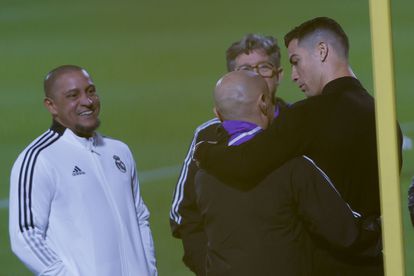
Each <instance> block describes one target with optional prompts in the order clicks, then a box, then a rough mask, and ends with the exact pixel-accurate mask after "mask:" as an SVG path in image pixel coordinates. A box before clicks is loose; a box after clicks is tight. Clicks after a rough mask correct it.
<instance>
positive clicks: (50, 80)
mask: <svg viewBox="0 0 414 276" xmlns="http://www.w3.org/2000/svg"><path fill="white" fill-rule="evenodd" d="M74 71H84V73H85V74H86V75H88V73H87V72H86V70H85V69H83V68H82V67H79V66H77V65H62V66H59V67H57V68H55V69H53V70H52V71H50V72H49V73H48V74H47V75H46V77H45V80H44V81H43V89H44V92H45V96H46V97H48V98H53V94H54V85H55V83H56V81H57V80H58V79H59V78H60V76H62V75H64V74H66V73H70V72H74Z"/></svg>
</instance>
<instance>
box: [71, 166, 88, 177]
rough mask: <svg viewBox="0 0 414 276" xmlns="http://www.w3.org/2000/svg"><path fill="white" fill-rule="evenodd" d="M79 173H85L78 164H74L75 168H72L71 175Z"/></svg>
mask: <svg viewBox="0 0 414 276" xmlns="http://www.w3.org/2000/svg"><path fill="white" fill-rule="evenodd" d="M81 174H85V172H84V171H82V170H81V169H80V168H79V167H78V166H75V168H74V169H73V172H72V175H73V176H77V175H81Z"/></svg>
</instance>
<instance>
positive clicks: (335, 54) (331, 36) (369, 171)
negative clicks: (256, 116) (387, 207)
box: [196, 17, 401, 275]
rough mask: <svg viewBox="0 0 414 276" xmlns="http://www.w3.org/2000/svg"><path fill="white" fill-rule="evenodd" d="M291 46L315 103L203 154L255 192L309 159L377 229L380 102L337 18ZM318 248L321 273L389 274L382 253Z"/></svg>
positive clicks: (291, 39) (306, 28) (296, 77)
mask: <svg viewBox="0 0 414 276" xmlns="http://www.w3.org/2000/svg"><path fill="white" fill-rule="evenodd" d="M285 45H286V46H287V48H288V53H289V61H290V63H291V65H292V80H293V81H294V82H295V83H296V84H297V85H298V86H299V88H300V90H302V91H303V92H304V93H305V94H306V95H307V96H308V97H309V98H307V99H305V100H302V101H299V102H297V103H295V104H293V105H292V106H291V107H290V108H289V109H287V110H286V112H284V113H282V114H281V116H279V117H278V118H276V120H275V121H274V122H273V124H272V125H271V126H270V127H269V129H268V130H267V131H265V132H262V133H260V134H258V135H257V136H256V137H255V138H254V139H252V140H251V141H249V142H247V143H244V144H243V145H241V146H239V147H227V146H226V145H225V144H224V143H221V144H217V145H214V144H211V143H203V144H201V145H200V146H199V148H198V151H197V152H196V157H197V158H198V160H199V162H200V165H201V167H202V168H204V169H206V170H207V171H209V172H211V173H212V174H214V175H216V176H218V177H220V178H221V179H226V183H227V184H229V185H232V186H233V187H236V188H238V189H251V188H252V187H254V186H255V185H256V184H257V183H258V182H259V180H261V179H263V178H264V177H265V176H266V175H267V174H268V173H269V172H271V171H272V170H274V169H275V168H278V167H280V166H281V165H282V164H283V163H285V162H286V161H287V160H289V159H291V158H293V157H295V156H299V155H303V154H305V155H307V156H309V157H310V158H312V159H313V160H315V162H316V163H317V164H318V165H319V166H320V167H321V168H322V169H323V170H324V171H325V172H326V173H327V175H328V176H329V177H330V178H331V179H332V182H333V183H335V186H336V188H337V189H338V191H339V193H340V194H341V195H342V197H343V198H344V200H345V201H346V202H348V203H349V204H350V206H352V207H353V209H354V210H355V211H357V212H358V213H360V214H361V215H362V216H363V218H365V219H368V220H371V221H372V224H371V225H370V226H369V227H368V228H372V229H373V230H375V228H378V227H374V226H375V224H376V223H375V221H376V220H377V218H378V217H379V216H380V214H381V212H380V201H379V184H378V164H377V147H376V129H375V108H374V99H373V98H372V96H371V95H370V94H369V93H368V92H367V91H366V90H365V89H364V88H363V86H362V85H361V83H360V82H359V80H358V79H357V78H356V77H355V75H354V73H353V72H352V70H351V68H350V65H349V62H348V49H349V45H348V38H347V36H346V34H345V32H344V31H343V29H342V27H341V26H340V25H339V24H338V23H337V22H336V21H334V20H333V19H330V18H327V17H318V18H315V19H312V20H309V21H306V22H304V23H303V24H301V25H300V26H298V27H296V28H294V29H293V30H292V31H291V32H289V33H288V34H287V35H286V36H285ZM398 134H399V135H400V137H401V132H399V133H398ZM400 141H401V139H400ZM400 145H401V144H400ZM400 148H401V147H400ZM400 153H401V152H400ZM400 156H401V154H400ZM370 218H372V219H370ZM375 231H378V230H375ZM375 231H374V232H375ZM318 246H319V247H320V248H322V249H321V250H319V251H317V252H316V257H315V258H316V260H317V261H319V266H318V268H319V269H320V271H319V274H317V275H382V274H383V265H382V256H375V255H374V256H371V257H364V258H362V257H357V256H352V255H349V254H345V255H344V254H338V253H337V252H335V251H334V250H332V249H331V248H330V247H329V245H326V244H324V243H319V244H318ZM374 252H375V251H374ZM368 255H369V254H368Z"/></svg>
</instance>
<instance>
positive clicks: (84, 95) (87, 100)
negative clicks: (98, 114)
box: [81, 93, 93, 105]
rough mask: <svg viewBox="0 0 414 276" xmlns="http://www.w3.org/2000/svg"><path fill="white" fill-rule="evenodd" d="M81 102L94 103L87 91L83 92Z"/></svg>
mask: <svg viewBox="0 0 414 276" xmlns="http://www.w3.org/2000/svg"><path fill="white" fill-rule="evenodd" d="M81 103H82V104H83V105H92V104H93V99H92V98H91V97H90V96H88V95H87V94H86V93H83V94H82V98H81Z"/></svg>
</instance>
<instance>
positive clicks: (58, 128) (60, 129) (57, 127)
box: [50, 120, 102, 150]
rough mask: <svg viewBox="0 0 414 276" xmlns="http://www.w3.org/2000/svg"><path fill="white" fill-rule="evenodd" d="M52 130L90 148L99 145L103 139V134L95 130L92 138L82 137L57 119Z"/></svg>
mask: <svg viewBox="0 0 414 276" xmlns="http://www.w3.org/2000/svg"><path fill="white" fill-rule="evenodd" d="M50 130H52V131H55V132H56V133H58V134H59V135H61V136H62V137H63V138H64V139H65V140H66V141H68V142H70V143H72V144H75V145H78V146H81V147H83V148H86V149H88V150H92V149H93V148H95V147H96V146H98V145H99V144H100V141H101V140H102V139H101V136H100V135H99V133H97V132H95V134H94V136H92V137H90V138H85V137H80V136H78V135H76V134H75V133H74V132H73V131H72V130H71V129H69V128H66V127H64V126H63V125H62V124H60V123H59V122H57V121H55V120H53V122H52V126H51V127H50Z"/></svg>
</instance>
